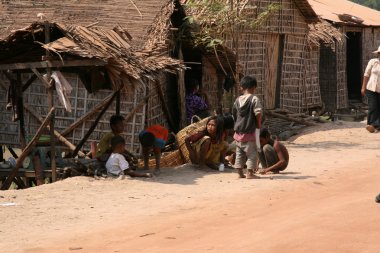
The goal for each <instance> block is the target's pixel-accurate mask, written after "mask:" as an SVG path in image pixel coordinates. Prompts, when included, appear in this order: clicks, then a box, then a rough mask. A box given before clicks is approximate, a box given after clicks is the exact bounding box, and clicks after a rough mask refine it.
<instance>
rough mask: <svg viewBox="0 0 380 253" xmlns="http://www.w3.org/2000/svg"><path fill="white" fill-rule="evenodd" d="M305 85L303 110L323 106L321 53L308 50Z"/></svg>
mask: <svg viewBox="0 0 380 253" xmlns="http://www.w3.org/2000/svg"><path fill="white" fill-rule="evenodd" d="M304 74H305V83H304V88H303V92H302V108H303V109H305V108H307V109H308V108H313V107H317V106H321V105H322V98H321V90H320V85H319V52H318V50H311V49H310V50H307V51H306V57H305V71H304Z"/></svg>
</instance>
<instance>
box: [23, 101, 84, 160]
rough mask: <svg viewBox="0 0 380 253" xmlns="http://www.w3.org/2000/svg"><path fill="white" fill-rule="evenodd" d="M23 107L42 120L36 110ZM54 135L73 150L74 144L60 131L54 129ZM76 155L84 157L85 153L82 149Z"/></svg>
mask: <svg viewBox="0 0 380 253" xmlns="http://www.w3.org/2000/svg"><path fill="white" fill-rule="evenodd" d="M24 108H25V109H26V110H27V111H28V112H30V114H31V115H32V116H33V117H35V118H36V119H37V120H38V121H40V122H42V121H43V118H42V117H41V116H40V115H39V114H38V113H37V112H36V111H34V110H33V109H32V108H30V107H28V106H27V105H24ZM47 128H48V129H49V130H50V126H47ZM54 135H55V137H57V139H58V140H59V141H60V142H62V143H63V144H65V145H66V146H67V147H68V148H69V149H70V150H75V146H74V145H73V144H72V143H71V142H69V141H68V140H67V139H66V138H65V137H63V136H62V135H61V134H60V133H58V132H57V131H55V130H54ZM78 155H79V156H81V157H86V154H85V153H83V152H82V151H79V152H78Z"/></svg>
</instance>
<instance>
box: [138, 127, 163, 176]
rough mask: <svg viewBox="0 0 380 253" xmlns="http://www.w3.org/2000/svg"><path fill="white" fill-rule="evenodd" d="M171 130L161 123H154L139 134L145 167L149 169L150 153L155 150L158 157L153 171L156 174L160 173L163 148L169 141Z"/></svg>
mask: <svg viewBox="0 0 380 253" xmlns="http://www.w3.org/2000/svg"><path fill="white" fill-rule="evenodd" d="M168 136H169V131H168V130H167V129H166V128H165V127H163V126H161V125H153V126H150V127H148V128H147V129H145V130H143V131H142V132H140V134H139V140H140V143H141V147H142V153H143V158H144V169H149V153H150V152H151V151H153V153H154V157H155V159H156V167H155V169H154V170H153V171H152V172H153V174H154V175H156V176H158V175H159V174H160V160H161V149H163V148H164V147H165V144H166V142H167V141H168Z"/></svg>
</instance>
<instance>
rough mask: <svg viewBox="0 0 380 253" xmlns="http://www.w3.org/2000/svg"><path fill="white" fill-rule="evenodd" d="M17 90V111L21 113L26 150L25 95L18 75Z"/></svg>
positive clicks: (21, 137)
mask: <svg viewBox="0 0 380 253" xmlns="http://www.w3.org/2000/svg"><path fill="white" fill-rule="evenodd" d="M16 85H17V87H16V89H17V94H18V98H17V107H18V109H17V111H18V113H19V115H18V117H19V125H20V143H21V149H24V148H25V147H26V134H25V118H24V106H23V104H24V101H23V94H22V83H21V74H20V73H17V80H16Z"/></svg>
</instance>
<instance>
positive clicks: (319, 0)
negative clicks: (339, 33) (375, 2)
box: [308, 0, 380, 26]
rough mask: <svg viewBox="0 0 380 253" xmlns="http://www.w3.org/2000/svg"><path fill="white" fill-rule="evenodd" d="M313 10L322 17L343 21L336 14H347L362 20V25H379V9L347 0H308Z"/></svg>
mask: <svg viewBox="0 0 380 253" xmlns="http://www.w3.org/2000/svg"><path fill="white" fill-rule="evenodd" d="M308 1H309V3H310V5H311V6H312V8H313V9H314V11H315V12H316V13H317V14H318V15H319V16H321V17H322V18H323V19H326V20H330V21H333V22H336V23H345V22H344V21H342V20H340V19H339V17H338V15H342V14H349V15H352V16H356V17H358V18H361V19H362V20H364V22H363V23H362V25H365V26H380V11H377V10H374V9H371V8H368V7H365V6H362V5H359V4H356V3H353V2H350V1H347V0H308Z"/></svg>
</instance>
